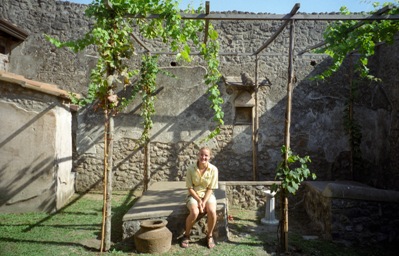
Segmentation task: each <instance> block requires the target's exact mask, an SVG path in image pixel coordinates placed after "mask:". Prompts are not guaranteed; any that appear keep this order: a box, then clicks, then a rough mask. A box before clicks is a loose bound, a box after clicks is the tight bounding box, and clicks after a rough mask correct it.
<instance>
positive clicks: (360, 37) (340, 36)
mask: <svg viewBox="0 0 399 256" xmlns="http://www.w3.org/2000/svg"><path fill="white" fill-rule="evenodd" d="M398 3H399V1H398V0H396V1H395V3H392V2H387V3H384V4H382V5H381V4H380V3H374V4H373V6H374V8H375V9H377V8H378V7H381V6H391V7H392V8H391V9H390V10H389V11H388V13H387V14H388V15H393V14H399V9H398ZM340 11H341V14H344V15H349V14H351V13H350V11H349V10H348V8H346V7H345V6H344V7H341V9H340ZM375 12H376V11H374V12H371V13H370V14H374V13H375ZM356 24H357V21H354V20H349V21H342V20H341V21H336V22H333V23H331V24H330V25H329V26H328V27H327V29H326V30H325V32H324V35H323V36H324V40H325V43H326V45H325V47H323V48H320V49H317V50H315V52H316V53H324V54H327V55H329V56H330V57H331V58H332V65H331V66H330V67H329V68H328V69H327V70H325V71H324V72H323V73H322V74H320V75H318V76H316V77H315V78H316V79H325V78H327V77H330V76H331V75H332V74H333V73H335V72H336V71H337V70H338V69H339V68H340V67H341V65H342V63H343V61H344V59H345V58H346V57H347V56H348V55H349V54H351V53H353V52H356V53H358V55H359V59H358V61H357V63H356V66H355V71H357V72H359V74H360V77H362V78H366V79H370V80H378V78H376V77H374V76H373V75H371V74H370V70H369V68H368V67H367V65H368V59H369V57H371V56H373V55H374V53H375V46H376V45H377V44H378V43H382V42H384V43H387V44H392V43H393V42H394V35H395V34H396V33H397V32H398V31H399V23H398V22H397V21H395V20H389V19H386V20H379V21H370V22H364V24H363V25H362V26H359V27H357V28H356V29H353V28H354V27H355V26H356Z"/></svg>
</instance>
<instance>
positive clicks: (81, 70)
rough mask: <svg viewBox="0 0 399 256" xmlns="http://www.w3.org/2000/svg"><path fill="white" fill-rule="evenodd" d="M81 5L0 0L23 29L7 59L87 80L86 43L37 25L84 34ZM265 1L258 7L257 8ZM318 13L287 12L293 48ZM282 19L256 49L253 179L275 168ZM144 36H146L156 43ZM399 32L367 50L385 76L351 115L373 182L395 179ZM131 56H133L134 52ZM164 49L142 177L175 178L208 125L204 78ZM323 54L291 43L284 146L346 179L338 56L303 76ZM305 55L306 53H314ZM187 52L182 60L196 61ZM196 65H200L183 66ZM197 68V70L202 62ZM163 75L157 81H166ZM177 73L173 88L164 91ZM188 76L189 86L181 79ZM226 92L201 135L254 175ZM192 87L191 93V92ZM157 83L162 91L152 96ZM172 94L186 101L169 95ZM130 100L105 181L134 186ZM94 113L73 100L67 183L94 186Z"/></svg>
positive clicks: (237, 48) (234, 61) (232, 30)
mask: <svg viewBox="0 0 399 256" xmlns="http://www.w3.org/2000/svg"><path fill="white" fill-rule="evenodd" d="M85 8H86V6H85V5H79V4H72V3H68V2H58V1H54V0H40V1H39V0H3V1H2V2H1V3H0V15H1V16H2V17H3V18H5V19H7V20H9V21H11V22H13V23H14V24H16V25H18V26H19V27H21V28H22V29H24V30H27V31H28V32H29V34H30V36H29V37H28V39H27V41H26V42H25V43H23V44H22V45H20V46H19V47H17V48H16V49H15V50H14V52H13V53H12V55H11V58H10V62H11V63H10V71H12V72H14V73H18V74H21V75H24V76H26V77H27V78H31V79H35V80H39V81H45V82H51V83H55V84H58V85H60V86H61V87H62V89H65V90H69V91H74V92H77V93H84V92H86V87H87V83H88V77H89V70H90V68H91V67H93V65H94V64H95V61H96V58H95V52H94V51H93V48H89V49H86V50H84V51H83V52H80V53H78V54H75V53H73V52H71V51H70V50H67V49H56V48H55V47H54V46H52V45H51V44H50V43H49V42H47V41H46V40H45V39H44V34H48V35H51V36H54V37H58V38H60V39H62V40H72V39H76V38H78V37H79V36H81V35H83V34H84V32H85V31H87V30H88V28H89V27H90V25H91V21H90V20H89V19H88V18H87V17H85V16H84V10H85ZM265 11H267V10H265ZM213 24H214V26H215V28H216V30H217V31H218V32H219V35H220V42H221V52H233V53H234V52H240V53H243V52H247V53H248V52H250V53H252V52H254V51H255V50H257V49H258V48H259V47H260V46H261V45H262V44H263V43H264V42H266V41H267V40H268V39H269V38H270V36H271V35H273V33H274V32H276V30H277V28H278V27H279V26H280V25H281V24H282V22H281V21H215V22H213ZM326 25H327V24H326V22H321V21H297V22H296V26H295V42H296V48H295V54H296V53H298V52H300V51H301V50H303V49H305V48H306V47H307V46H311V45H315V44H316V43H318V42H320V41H322V32H323V31H324V28H325V26H326ZM288 41H289V40H288V30H285V31H284V32H283V33H282V34H281V35H279V36H278V37H277V39H276V41H274V42H273V43H272V44H271V45H270V46H269V47H268V48H267V49H265V51H264V52H263V53H262V55H261V56H260V57H259V78H263V77H265V76H266V77H268V78H269V79H270V81H271V82H272V86H270V87H268V86H266V87H262V88H261V89H260V91H259V94H258V96H259V116H260V129H259V145H258V148H259V155H258V162H259V168H258V171H259V179H260V180H273V179H274V172H275V169H276V166H277V163H278V162H279V160H280V147H281V145H282V144H283V139H284V122H285V118H284V116H285V106H286V86H287V76H288V75H287V74H288V72H287V67H288ZM158 45H159V44H158V43H154V44H153V45H152V46H154V48H155V46H158ZM397 48H398V43H395V44H394V45H393V46H387V45H382V46H379V47H378V49H377V53H378V56H376V57H375V58H373V59H372V63H373V65H374V66H373V70H375V72H376V73H377V74H379V75H380V76H381V77H382V78H383V79H384V82H383V83H375V84H374V83H372V84H369V83H366V82H365V84H367V85H368V86H364V87H363V89H362V91H361V95H360V97H359V99H361V100H360V101H359V102H358V103H357V104H356V106H355V115H356V118H357V120H359V121H360V123H361V126H362V132H363V140H362V145H361V149H362V153H363V156H364V168H362V169H361V170H360V173H359V175H358V176H357V177H355V178H359V179H360V178H361V179H362V180H361V181H362V182H364V183H367V184H371V185H373V186H377V187H380V188H391V189H397V187H398V186H397V184H398V182H399V181H398V180H399V179H398V175H399V172H398V170H399V168H397V167H398V163H397V157H396V156H397V153H398V150H399V145H398V143H396V141H398V137H399V134H398V133H397V130H398V129H397V126H398V123H399V121H398V120H399V118H398V116H397V109H398V100H397V96H396V95H398V93H397V92H396V90H397V89H395V88H397V87H398V86H397V79H396V75H395V74H396V73H397V72H398V70H397V69H398V68H399V65H397V64H398V63H397V61H398V59H399V58H397V54H398V52H399V51H397ZM139 61H140V59H139V58H137V63H133V64H138V62H139ZM172 61H175V59H174V56H161V57H160V62H161V65H163V66H165V67H167V68H169V69H170V70H174V72H176V74H178V77H179V78H180V80H177V81H174V82H173V81H170V80H169V81H166V80H167V78H164V77H160V78H159V82H160V86H161V87H162V86H163V88H164V89H163V91H160V94H159V97H158V99H159V101H158V103H157V111H158V112H157V115H156V116H155V117H154V121H155V122H154V123H155V131H154V132H153V137H152V142H151V145H150V155H151V157H150V163H151V165H150V177H151V181H150V183H152V182H154V181H157V180H182V179H184V167H185V166H186V164H187V163H189V162H192V161H193V160H194V159H195V155H196V150H197V149H198V148H199V146H200V145H199V144H200V143H199V141H200V140H201V139H202V138H204V137H205V136H206V135H207V130H208V129H210V128H212V125H213V123H212V121H211V113H210V112H209V110H208V106H209V103H208V102H207V95H206V94H205V87H204V84H203V81H202V79H201V78H200V76H197V75H198V73H197V72H191V73H190V72H189V70H190V69H188V68H187V67H184V66H186V65H188V64H184V63H177V67H174V68H172V67H171V66H170V64H171V62H172ZM328 62H329V59H327V58H326V56H323V55H316V54H304V55H295V63H294V69H295V71H296V73H295V75H296V79H297V83H296V84H295V87H294V92H293V97H294V100H293V112H292V125H291V147H292V149H293V151H294V152H296V153H299V154H300V155H305V154H306V155H309V156H310V157H311V159H312V163H311V165H310V168H311V169H312V171H314V172H316V174H317V176H318V179H319V180H336V179H352V177H353V174H352V173H351V171H350V165H349V159H350V158H349V157H350V154H349V151H350V148H349V144H348V137H347V135H346V133H345V130H344V128H343V119H342V116H343V110H344V108H345V104H346V100H347V98H348V86H347V85H348V79H347V76H346V73H347V69H346V67H344V68H342V69H341V70H340V71H339V72H338V73H337V74H336V75H334V76H333V77H332V78H330V79H328V80H327V81H324V82H316V81H312V80H311V79H310V78H311V77H312V76H313V75H315V74H317V73H319V72H321V71H322V70H323V69H324V68H325V67H326V65H327V64H328ZM312 63H313V64H312ZM202 64H203V63H202V62H201V61H200V60H197V59H195V60H194V61H193V62H192V63H190V64H189V65H190V66H192V67H193V66H197V67H198V66H201V65H202ZM191 70H198V69H191ZM244 71H245V72H248V73H249V74H250V75H251V76H254V75H255V57H253V56H234V55H233V56H231V55H230V56H221V72H222V74H223V75H224V76H239V75H240V73H241V72H244ZM200 73H201V72H200ZM164 81H166V82H165V83H164ZM175 84H176V86H177V87H176V88H179V89H178V90H175V91H173V89H174V88H173V86H174V85H175ZM192 84H194V85H196V86H194V87H193V86H191V85H192ZM220 90H221V93H222V97H223V98H224V99H225V102H226V103H225V104H224V106H223V108H224V111H225V124H226V125H225V126H224V127H223V129H222V133H221V134H220V135H219V136H217V138H215V139H214V140H212V141H210V142H208V144H209V146H211V147H212V148H213V149H214V158H213V159H212V162H213V163H214V164H216V165H217V166H218V167H219V169H220V173H221V175H220V178H221V180H223V181H232V180H241V181H247V180H252V179H253V172H252V144H251V135H252V127H251V125H237V124H235V122H234V120H235V115H236V108H235V107H234V101H235V99H236V97H237V96H239V95H240V93H241V92H240V91H239V90H237V89H234V88H230V87H228V86H226V85H225V84H224V83H223V82H221V83H220ZM195 94H197V95H198V97H196V96H197V95H195ZM162 95H164V96H166V97H161V96H162ZM180 101H182V102H184V105H177V107H178V110H179V111H176V112H173V111H172V110H173V107H172V108H171V107H170V106H176V104H178V103H179V102H180ZM138 105H139V102H136V104H135V105H133V106H132V107H131V108H130V109H128V110H127V111H126V112H125V113H123V114H121V115H119V116H118V117H117V118H116V119H115V124H116V126H117V131H116V135H115V138H116V141H115V149H114V150H115V155H114V163H115V168H114V174H115V175H114V186H115V189H116V190H127V189H135V188H137V187H140V186H142V184H141V181H142V177H143V175H144V174H143V157H142V156H143V151H142V150H141V149H135V140H136V139H137V138H138V136H139V135H140V133H141V128H140V127H141V126H140V123H141V121H140V119H139V114H138V112H137V111H138V109H137V106H138ZM102 126H103V117H102V115H101V113H95V112H93V110H92V109H90V108H87V109H81V110H80V111H79V116H78V118H77V124H76V127H77V131H76V149H75V154H74V169H75V171H76V172H77V190H78V191H84V190H87V189H90V188H100V187H101V180H102V179H101V176H102V168H103V167H102V163H103V161H102V158H103V152H102V150H103V142H102V138H103V135H102V130H103V128H102Z"/></svg>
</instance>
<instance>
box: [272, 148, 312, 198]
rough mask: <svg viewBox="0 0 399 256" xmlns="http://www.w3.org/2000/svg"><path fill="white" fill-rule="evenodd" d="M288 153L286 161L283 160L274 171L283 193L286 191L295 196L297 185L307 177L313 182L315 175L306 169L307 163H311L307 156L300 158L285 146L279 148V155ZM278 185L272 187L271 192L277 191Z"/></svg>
mask: <svg viewBox="0 0 399 256" xmlns="http://www.w3.org/2000/svg"><path fill="white" fill-rule="evenodd" d="M286 153H288V158H287V160H285V159H283V160H282V161H281V162H280V163H279V164H278V167H277V170H276V177H275V180H276V181H280V182H281V184H280V186H281V189H282V190H283V191H288V192H289V193H291V194H295V193H296V191H297V190H298V189H299V185H300V184H301V183H302V182H303V181H304V180H305V179H307V178H308V177H312V179H313V180H315V179H316V174H315V173H312V172H310V170H309V168H308V163H310V162H311V160H310V157H309V156H305V157H300V156H299V155H294V154H293V153H292V151H291V149H288V150H287V148H286V147H285V146H282V147H281V155H282V156H284V155H285V154H286ZM277 190H278V185H277V184H273V185H272V191H277Z"/></svg>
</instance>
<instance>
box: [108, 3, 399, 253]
mask: <svg viewBox="0 0 399 256" xmlns="http://www.w3.org/2000/svg"><path fill="white" fill-rule="evenodd" d="M104 2H105V4H106V5H107V6H108V8H110V9H112V5H111V4H110V3H109V2H108V0H104ZM299 8H300V4H299V3H296V4H295V5H294V6H293V8H292V9H291V11H290V12H289V13H287V14H282V15H276V14H259V13H258V14H254V13H245V14H242V13H211V12H210V2H209V1H206V3H205V13H198V14H188V13H184V12H182V13H181V14H180V15H181V18H182V19H195V20H205V30H204V31H205V32H204V42H206V41H207V39H208V27H209V22H210V21H213V20H216V21H222V20H225V21H226V20H227V21H229V20H230V21H282V24H281V25H280V26H279V28H278V29H277V30H276V32H275V33H274V34H273V35H271V36H270V38H269V39H268V40H267V41H266V42H264V43H263V44H262V45H261V46H259V48H258V49H257V50H256V51H254V52H252V53H239V52H233V53H232V52H220V53H219V55H220V56H253V57H255V81H254V88H253V89H254V93H255V95H254V98H255V109H254V110H253V117H252V119H253V120H252V146H253V147H252V149H253V153H252V162H253V180H257V179H258V170H257V169H258V132H259V115H258V90H259V86H260V85H259V83H258V68H259V63H258V62H259V57H260V56H262V55H266V54H264V53H263V51H264V50H265V49H266V48H267V47H268V46H269V45H270V44H271V43H272V42H273V41H274V40H275V39H276V38H277V37H278V36H279V35H280V33H281V32H283V31H284V29H285V28H286V27H288V26H289V46H288V60H289V62H288V68H287V72H288V80H287V103H286V116H285V134H284V144H285V147H286V148H287V149H289V148H290V124H291V108H292V90H293V84H294V83H295V81H294V72H295V71H294V67H293V64H294V47H295V43H294V31H295V23H296V22H297V21H312V20H313V21H345V20H346V21H349V20H356V21H358V23H357V24H356V25H354V26H353V27H352V28H350V29H349V30H348V32H350V31H353V30H355V29H356V28H358V27H360V26H362V25H363V24H366V23H367V22H370V21H378V20H399V15H388V14H386V13H387V12H388V11H389V10H391V9H392V7H391V6H386V7H384V8H382V9H380V10H378V11H377V12H375V13H374V14H372V15H370V14H367V13H357V14H350V15H343V14H336V13H330V14H304V13H298V10H299ZM128 17H129V18H141V19H159V18H161V17H160V15H155V14H151V15H147V16H140V15H135V16H128ZM132 37H133V39H134V40H136V41H137V43H138V44H140V45H141V46H142V47H143V48H144V50H145V51H143V52H142V53H147V54H160V55H176V52H157V51H152V50H151V49H150V48H149V47H147V46H146V44H145V43H144V42H143V41H142V40H140V39H139V37H138V36H137V35H134V34H133V35H132ZM325 44H326V43H325V42H320V43H318V44H316V45H314V46H310V47H307V48H306V49H304V50H302V51H301V52H299V53H298V54H297V55H302V54H304V53H306V52H308V51H311V50H313V49H316V48H318V47H321V46H324V45H325ZM191 55H199V52H193V53H191ZM144 151H145V155H146V156H145V169H146V170H145V172H146V173H147V171H148V170H147V169H148V163H149V156H148V148H145V150H144ZM287 159H288V152H286V154H285V161H287ZM144 183H145V184H146V181H144ZM282 206H283V207H284V209H283V210H282V219H283V223H282V225H283V227H282V228H281V237H280V239H281V242H282V246H283V247H284V248H285V250H287V248H288V199H287V197H286V196H282Z"/></svg>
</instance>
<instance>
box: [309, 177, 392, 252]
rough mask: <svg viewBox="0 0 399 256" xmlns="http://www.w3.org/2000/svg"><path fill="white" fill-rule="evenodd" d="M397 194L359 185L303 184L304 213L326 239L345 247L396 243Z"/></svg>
mask: <svg viewBox="0 0 399 256" xmlns="http://www.w3.org/2000/svg"><path fill="white" fill-rule="evenodd" d="M398 199H399V193H398V192H396V191H388V190H380V189H375V188H372V187H368V186H365V185H362V184H359V183H354V182H351V183H349V182H346V183H335V182H331V183H329V182H306V185H305V200H304V202H305V209H306V212H307V213H308V215H309V216H310V218H311V219H312V222H313V224H314V225H315V226H317V227H318V228H319V229H320V231H321V233H322V234H323V236H324V238H325V239H328V240H333V241H335V242H344V243H346V244H347V245H350V244H351V245H370V244H377V243H379V244H384V243H391V244H394V243H397V242H399V233H398V230H399V203H398V202H399V201H398Z"/></svg>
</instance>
